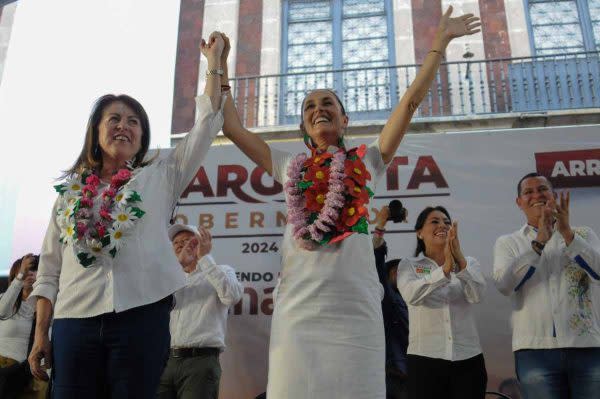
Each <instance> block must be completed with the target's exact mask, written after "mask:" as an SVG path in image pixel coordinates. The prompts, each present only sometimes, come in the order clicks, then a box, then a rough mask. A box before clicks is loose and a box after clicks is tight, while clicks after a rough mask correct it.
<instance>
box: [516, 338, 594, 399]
mask: <svg viewBox="0 0 600 399" xmlns="http://www.w3.org/2000/svg"><path fill="white" fill-rule="evenodd" d="M515 366H516V371H517V377H518V378H519V382H520V383H521V390H522V391H523V395H524V398H525V399H567V398H568V399H589V398H597V397H600V348H561V349H525V350H519V351H516V352H515Z"/></svg>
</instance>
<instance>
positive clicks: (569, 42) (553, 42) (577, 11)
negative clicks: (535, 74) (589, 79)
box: [528, 0, 600, 55]
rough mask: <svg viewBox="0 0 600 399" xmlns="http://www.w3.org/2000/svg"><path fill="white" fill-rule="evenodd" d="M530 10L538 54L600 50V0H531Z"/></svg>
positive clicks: (529, 0)
mask: <svg viewBox="0 0 600 399" xmlns="http://www.w3.org/2000/svg"><path fill="white" fill-rule="evenodd" d="M528 9H529V18H530V21H531V31H532V35H533V37H532V39H533V47H534V49H535V53H536V55H550V54H564V53H578V52H584V51H594V50H599V49H600V0H528ZM590 27H591V32H590Z"/></svg>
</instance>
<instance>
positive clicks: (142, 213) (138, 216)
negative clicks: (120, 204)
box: [131, 206, 146, 219]
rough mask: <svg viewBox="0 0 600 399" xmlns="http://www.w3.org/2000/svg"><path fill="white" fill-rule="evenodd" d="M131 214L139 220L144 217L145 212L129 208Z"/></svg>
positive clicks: (136, 208)
mask: <svg viewBox="0 0 600 399" xmlns="http://www.w3.org/2000/svg"><path fill="white" fill-rule="evenodd" d="M131 212H133V214H134V215H135V217H137V218H138V219H139V218H141V217H142V216H144V215H145V214H146V212H145V211H143V210H141V209H140V208H138V207H135V206H133V207H131Z"/></svg>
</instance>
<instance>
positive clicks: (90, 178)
mask: <svg viewBox="0 0 600 399" xmlns="http://www.w3.org/2000/svg"><path fill="white" fill-rule="evenodd" d="M85 183H86V184H89V185H90V186H97V185H98V184H100V178H99V177H98V176H96V175H89V176H88V177H87V178H86V179H85Z"/></svg>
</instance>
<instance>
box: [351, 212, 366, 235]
mask: <svg viewBox="0 0 600 399" xmlns="http://www.w3.org/2000/svg"><path fill="white" fill-rule="evenodd" d="M351 230H352V231H354V232H356V233H361V234H367V233H368V232H369V223H368V222H367V218H366V217H364V216H363V217H361V218H360V219H358V222H357V223H356V224H355V225H354V226H352V229H351Z"/></svg>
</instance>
